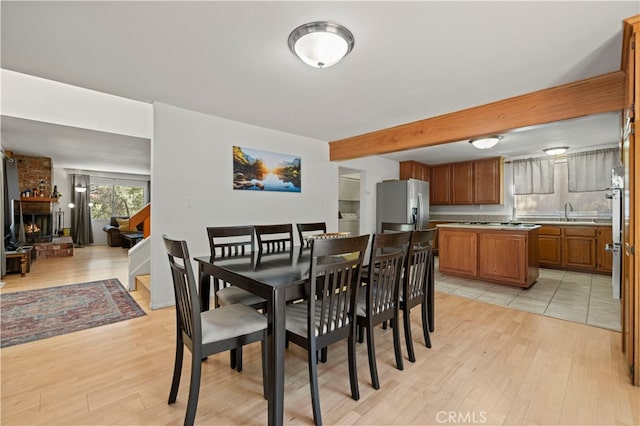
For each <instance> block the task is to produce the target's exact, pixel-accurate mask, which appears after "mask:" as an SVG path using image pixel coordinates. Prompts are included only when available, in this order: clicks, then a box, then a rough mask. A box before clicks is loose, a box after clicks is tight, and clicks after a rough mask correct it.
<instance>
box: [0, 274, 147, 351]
mask: <svg viewBox="0 0 640 426" xmlns="http://www.w3.org/2000/svg"><path fill="white" fill-rule="evenodd" d="M143 315H146V314H145V312H144V311H143V310H142V308H140V306H138V304H137V303H136V302H135V301H134V300H133V298H132V297H131V295H129V292H128V291H127V290H125V288H124V287H123V286H122V284H121V283H120V281H118V279H117V278H111V279H108V280H100V281H92V282H88V283H80V284H69V285H64V286H60V287H50V288H43V289H38V290H28V291H19V292H16V293H7V294H0V331H1V333H2V334H1V335H0V343H1V344H0V347H2V348H5V347H8V346H13V345H18V344H21V343H27V342H32V341H34V340H40V339H46V338H48V337H53V336H59V335H61V334H66V333H71V332H74V331H80V330H85V329H88V328H93V327H98V326H101V325H107V324H112V323H115V322H119V321H125V320H128V319H132V318H136V317H140V316H143Z"/></svg>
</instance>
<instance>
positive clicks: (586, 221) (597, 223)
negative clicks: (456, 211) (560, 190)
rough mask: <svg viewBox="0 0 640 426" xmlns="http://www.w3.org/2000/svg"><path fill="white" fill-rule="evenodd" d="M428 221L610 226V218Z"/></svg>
mask: <svg viewBox="0 0 640 426" xmlns="http://www.w3.org/2000/svg"><path fill="white" fill-rule="evenodd" d="M430 222H450V223H456V224H463V223H469V222H481V223H482V224H485V223H502V224H505V223H509V224H538V225H559V226H611V219H578V220H574V221H571V220H570V221H564V220H551V219H542V220H536V219H529V218H522V219H516V220H509V219H506V220H505V219H504V218H501V217H498V218H487V217H483V218H476V217H473V216H470V217H467V218H464V219H462V218H452V219H445V218H437V219H435V218H434V219H433V220H430Z"/></svg>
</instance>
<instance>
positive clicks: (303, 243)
mask: <svg viewBox="0 0 640 426" xmlns="http://www.w3.org/2000/svg"><path fill="white" fill-rule="evenodd" d="M296 227H297V228H298V237H299V238H300V247H301V248H309V247H311V239H306V240H305V237H306V236H308V235H313V234H320V233H322V234H326V233H327V224H326V223H325V222H316V223H296Z"/></svg>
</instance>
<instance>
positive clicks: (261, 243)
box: [255, 223, 293, 253]
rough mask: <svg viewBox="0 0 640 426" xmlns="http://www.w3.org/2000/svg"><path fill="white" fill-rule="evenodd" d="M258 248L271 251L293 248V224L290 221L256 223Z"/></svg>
mask: <svg viewBox="0 0 640 426" xmlns="http://www.w3.org/2000/svg"><path fill="white" fill-rule="evenodd" d="M255 229H256V236H257V237H258V250H259V251H260V252H261V253H262V252H267V253H272V252H276V251H284V250H291V249H293V226H292V225H291V224H290V223H286V224H278V225H256V226H255Z"/></svg>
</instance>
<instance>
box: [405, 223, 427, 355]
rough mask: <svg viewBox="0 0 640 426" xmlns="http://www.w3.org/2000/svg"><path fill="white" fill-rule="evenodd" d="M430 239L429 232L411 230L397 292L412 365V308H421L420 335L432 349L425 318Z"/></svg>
mask: <svg viewBox="0 0 640 426" xmlns="http://www.w3.org/2000/svg"><path fill="white" fill-rule="evenodd" d="M432 239H433V235H432V232H431V231H430V230H422V231H413V232H412V234H411V242H410V244H409V253H408V255H407V257H406V259H405V264H404V276H403V279H402V287H401V291H400V310H401V311H402V314H403V315H402V316H403V322H404V337H405V341H406V343H407V354H408V356H409V361H411V362H415V361H416V356H415V351H414V349H413V339H412V337H411V318H410V313H411V308H413V307H414V306H418V305H421V306H422V333H423V335H424V344H425V346H426V347H428V348H430V347H431V340H430V338H429V320H428V318H427V313H428V304H427V292H428V280H429V275H430V268H431V262H432V260H433V257H432V250H433V247H432V246H431V241H432Z"/></svg>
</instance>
